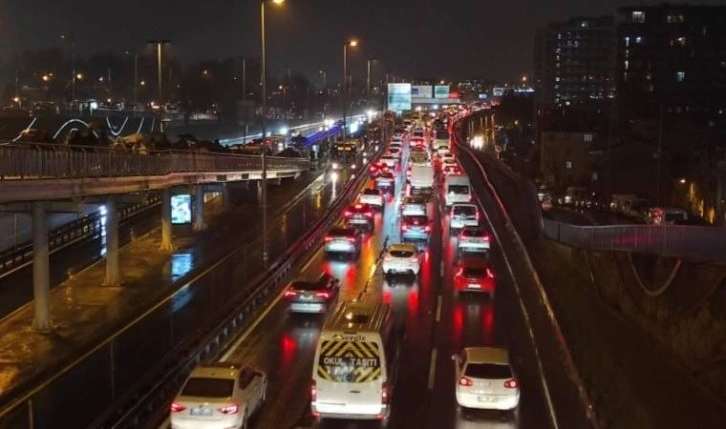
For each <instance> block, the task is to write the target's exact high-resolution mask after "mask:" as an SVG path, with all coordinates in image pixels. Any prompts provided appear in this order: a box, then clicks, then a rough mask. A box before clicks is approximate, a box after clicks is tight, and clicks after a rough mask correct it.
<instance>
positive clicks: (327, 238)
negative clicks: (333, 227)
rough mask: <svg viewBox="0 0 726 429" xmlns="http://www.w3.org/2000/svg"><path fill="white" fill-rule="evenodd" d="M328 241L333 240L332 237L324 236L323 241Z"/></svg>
mask: <svg viewBox="0 0 726 429" xmlns="http://www.w3.org/2000/svg"><path fill="white" fill-rule="evenodd" d="M330 241H333V237H325V242H326V243H328V242H330Z"/></svg>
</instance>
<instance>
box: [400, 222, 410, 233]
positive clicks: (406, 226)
mask: <svg viewBox="0 0 726 429" xmlns="http://www.w3.org/2000/svg"><path fill="white" fill-rule="evenodd" d="M401 229H403V230H404V231H408V225H406V224H405V223H404V224H403V225H401Z"/></svg>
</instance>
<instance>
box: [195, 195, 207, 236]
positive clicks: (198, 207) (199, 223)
mask: <svg viewBox="0 0 726 429" xmlns="http://www.w3.org/2000/svg"><path fill="white" fill-rule="evenodd" d="M205 229H207V224H206V223H204V185H196V186H195V187H194V230H195V231H204V230H205Z"/></svg>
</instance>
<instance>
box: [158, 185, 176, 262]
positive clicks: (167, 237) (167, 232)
mask: <svg viewBox="0 0 726 429" xmlns="http://www.w3.org/2000/svg"><path fill="white" fill-rule="evenodd" d="M160 249H161V250H162V251H165V252H171V251H172V250H174V242H173V241H172V236H171V189H169V188H166V189H164V191H163V192H162V193H161V247H160Z"/></svg>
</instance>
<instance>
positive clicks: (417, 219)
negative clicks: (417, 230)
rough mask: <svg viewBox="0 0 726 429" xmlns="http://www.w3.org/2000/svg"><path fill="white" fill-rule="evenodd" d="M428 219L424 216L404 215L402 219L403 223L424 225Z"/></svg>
mask: <svg viewBox="0 0 726 429" xmlns="http://www.w3.org/2000/svg"><path fill="white" fill-rule="evenodd" d="M428 221H429V219H428V218H427V217H426V216H406V218H405V219H404V222H405V223H408V224H411V225H425V224H427V223H428Z"/></svg>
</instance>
